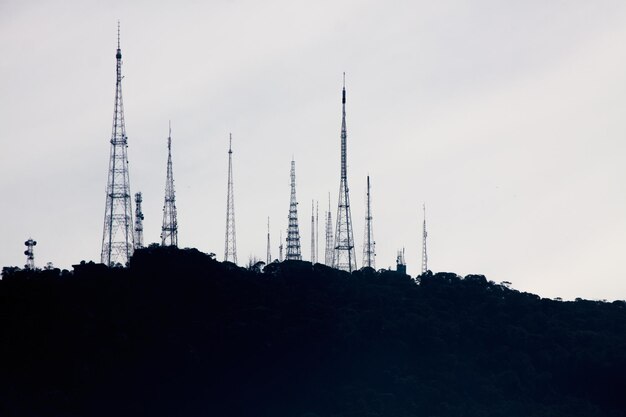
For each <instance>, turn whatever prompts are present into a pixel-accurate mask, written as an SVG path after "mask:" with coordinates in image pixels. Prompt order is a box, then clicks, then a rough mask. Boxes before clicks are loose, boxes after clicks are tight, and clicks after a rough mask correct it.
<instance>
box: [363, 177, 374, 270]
mask: <svg viewBox="0 0 626 417" xmlns="http://www.w3.org/2000/svg"><path fill="white" fill-rule="evenodd" d="M366 210H367V213H366V214H365V242H364V244H363V267H370V268H374V269H376V242H374V230H373V229H372V200H371V194H370V176H369V175H368V176H367V209H366Z"/></svg>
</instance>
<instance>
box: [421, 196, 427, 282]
mask: <svg viewBox="0 0 626 417" xmlns="http://www.w3.org/2000/svg"><path fill="white" fill-rule="evenodd" d="M422 209H423V210H424V223H423V229H422V274H424V273H426V271H428V253H427V252H426V237H427V236H428V233H427V232H426V204H422Z"/></svg>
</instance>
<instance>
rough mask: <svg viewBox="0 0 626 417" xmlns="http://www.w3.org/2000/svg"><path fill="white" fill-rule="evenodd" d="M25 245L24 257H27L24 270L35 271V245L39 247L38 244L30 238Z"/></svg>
mask: <svg viewBox="0 0 626 417" xmlns="http://www.w3.org/2000/svg"><path fill="white" fill-rule="evenodd" d="M24 245H26V250H25V251H24V255H26V265H24V268H26V269H30V270H31V271H34V270H35V250H34V247H35V245H37V242H36V241H34V240H33V239H32V238H29V239H28V240H27V241H26V242H24Z"/></svg>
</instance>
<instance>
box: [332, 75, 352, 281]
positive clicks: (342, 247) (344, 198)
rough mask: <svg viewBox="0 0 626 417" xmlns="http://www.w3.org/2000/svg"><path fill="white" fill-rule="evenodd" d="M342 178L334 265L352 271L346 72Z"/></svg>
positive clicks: (343, 98)
mask: <svg viewBox="0 0 626 417" xmlns="http://www.w3.org/2000/svg"><path fill="white" fill-rule="evenodd" d="M341 105H342V118H341V180H340V182H339V202H338V207H337V228H336V231H335V254H334V257H333V266H334V267H335V268H337V269H341V270H344V271H348V272H352V271H354V270H355V269H356V257H355V255H354V234H353V233H352V215H351V214H350V193H349V190H350V189H349V188H348V163H347V154H348V150H347V138H348V134H347V130H346V73H345V72H344V73H343V90H342V96H341Z"/></svg>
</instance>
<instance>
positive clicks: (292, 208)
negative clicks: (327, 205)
mask: <svg viewBox="0 0 626 417" xmlns="http://www.w3.org/2000/svg"><path fill="white" fill-rule="evenodd" d="M286 259H287V260H288V261H289V260H297V261H301V260H302V254H301V252H300V228H299V227H298V201H297V200H296V162H295V161H294V160H292V161H291V199H290V201H289V226H288V228H287V256H286Z"/></svg>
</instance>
